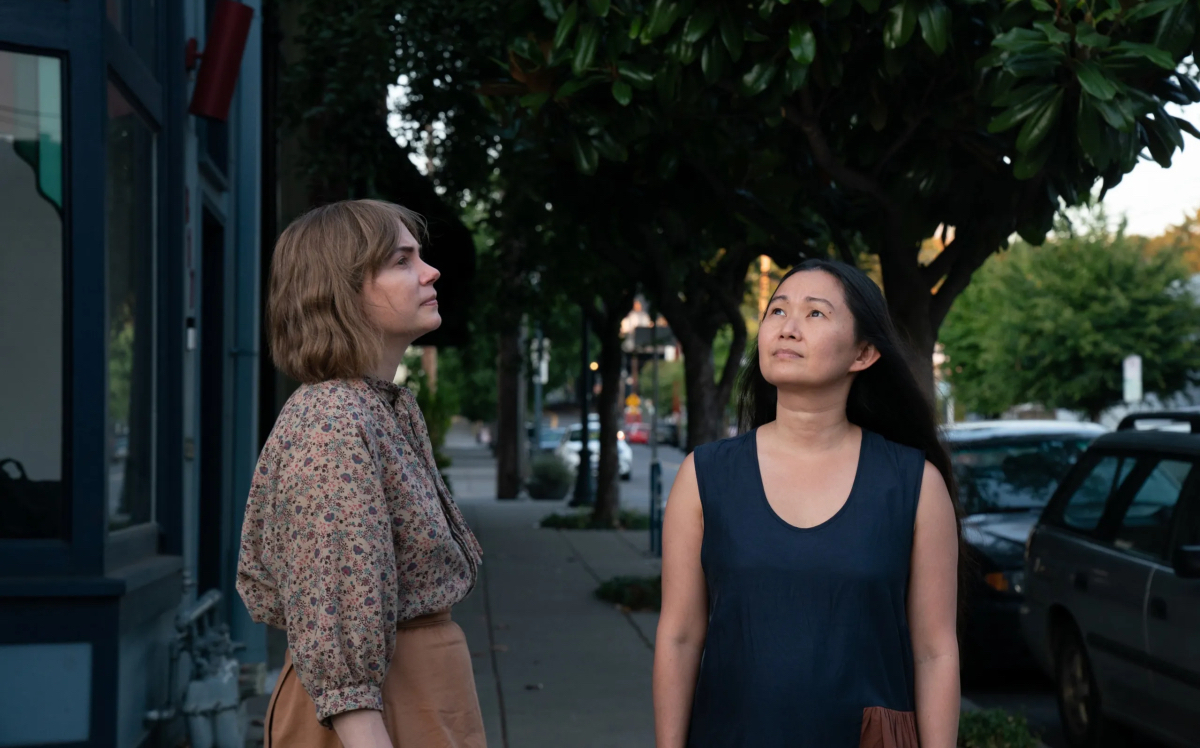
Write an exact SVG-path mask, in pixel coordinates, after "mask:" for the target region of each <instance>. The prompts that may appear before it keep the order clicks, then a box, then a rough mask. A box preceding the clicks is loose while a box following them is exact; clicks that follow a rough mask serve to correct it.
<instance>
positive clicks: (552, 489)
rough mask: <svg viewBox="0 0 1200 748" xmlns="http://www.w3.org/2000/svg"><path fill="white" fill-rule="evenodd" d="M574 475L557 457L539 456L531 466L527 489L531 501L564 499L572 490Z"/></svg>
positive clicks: (550, 455) (549, 455)
mask: <svg viewBox="0 0 1200 748" xmlns="http://www.w3.org/2000/svg"><path fill="white" fill-rule="evenodd" d="M574 477H575V476H574V473H572V472H571V468H569V467H567V464H566V463H565V462H563V461H562V460H561V459H559V458H558V457H557V456H556V455H552V454H546V455H538V456H537V457H534V458H533V461H532V462H531V463H530V464H529V481H528V482H527V483H526V484H525V487H526V488H527V489H528V490H529V497H530V498H531V499H554V500H558V499H562V498H564V497H566V495H567V491H569V490H571V484H572V483H573V482H574Z"/></svg>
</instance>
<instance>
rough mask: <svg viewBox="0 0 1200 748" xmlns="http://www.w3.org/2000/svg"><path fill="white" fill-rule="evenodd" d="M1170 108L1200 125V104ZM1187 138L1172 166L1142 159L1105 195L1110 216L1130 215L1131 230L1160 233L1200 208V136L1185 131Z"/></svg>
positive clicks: (1134, 232) (1135, 232) (1199, 126)
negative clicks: (1195, 136) (1166, 167)
mask: <svg viewBox="0 0 1200 748" xmlns="http://www.w3.org/2000/svg"><path fill="white" fill-rule="evenodd" d="M1170 110H1171V114H1174V115H1175V116H1177V117H1183V118H1184V119H1187V120H1188V121H1189V122H1191V123H1192V124H1194V125H1196V127H1197V128H1200V104H1196V105H1192V106H1189V107H1188V108H1187V109H1180V108H1179V107H1174V106H1172V107H1170ZM1183 142H1184V150H1183V153H1179V152H1178V151H1176V153H1175V158H1174V159H1172V160H1171V168H1170V169H1164V168H1162V167H1161V166H1159V165H1158V164H1157V163H1155V162H1153V161H1142V162H1140V163H1139V164H1138V165H1137V167H1136V168H1134V170H1133V171H1132V172H1130V173H1129V174H1127V175H1125V178H1124V179H1123V180H1121V183H1120V184H1119V185H1117V186H1116V187H1114V188H1113V189H1112V190H1109V193H1108V194H1107V195H1106V196H1105V197H1104V207H1105V208H1106V209H1107V210H1108V213H1109V215H1110V216H1113V217H1115V216H1116V215H1117V214H1124V215H1125V216H1126V218H1128V219H1129V227H1128V229H1127V231H1128V233H1130V234H1139V235H1141V236H1158V235H1159V234H1161V233H1163V231H1164V230H1165V229H1167V228H1168V227H1170V226H1174V225H1177V224H1179V223H1181V222H1182V221H1183V218H1184V216H1185V215H1187V214H1191V213H1194V212H1195V211H1196V209H1197V208H1200V140H1197V139H1196V138H1193V137H1192V136H1191V135H1188V134H1187V133H1184V134H1183Z"/></svg>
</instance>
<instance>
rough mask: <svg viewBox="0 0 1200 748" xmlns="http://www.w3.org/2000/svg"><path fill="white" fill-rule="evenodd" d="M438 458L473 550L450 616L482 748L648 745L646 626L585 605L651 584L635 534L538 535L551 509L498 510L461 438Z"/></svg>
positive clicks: (473, 449) (652, 562)
mask: <svg viewBox="0 0 1200 748" xmlns="http://www.w3.org/2000/svg"><path fill="white" fill-rule="evenodd" d="M446 447H447V453H448V454H449V456H450V457H451V459H452V460H453V465H452V466H451V468H450V469H449V471H448V472H449V475H450V480H451V483H452V484H453V490H454V494H455V499H456V501H458V503H459V506H460V507H461V508H462V510H463V513H464V515H465V516H466V518H467V521H468V522H469V523H470V525H471V527H472V529H473V530H474V531H475V533H476V535H477V536H478V537H479V541H480V543H482V545H483V547H484V563H483V567H482V570H481V576H480V581H479V585H478V586H477V587H476V589H475V591H474V592H472V593H471V595H470V596H469V597H468V598H467V599H466V600H464V601H463V602H462V603H460V604H459V605H458V606H456V607H455V610H454V616H455V619H456V620H457V621H458V623H459V625H460V626H462V627H463V630H464V631H465V632H466V634H467V641H468V642H469V643H470V646H471V653H472V657H473V659H474V663H475V680H476V687H477V688H478V691H479V700H480V705H481V707H482V709H483V715H484V723H485V725H486V727H487V732H488V745H489V746H492V747H493V748H496V747H500V748H526V747H529V748H536V747H540V746H551V745H552V746H564V747H566V748H575V747H578V748H592V747H595V748H601V747H604V748H609V747H611V746H631V747H636V746H647V748H649V747H650V746H653V745H654V719H653V710H652V708H651V696H650V671H651V665H652V663H653V648H652V643H653V641H654V629H655V627H656V625H657V622H658V616H657V615H656V614H646V613H634V614H626V613H622V612H621V611H619V610H617V609H616V608H615V607H613V606H612V605H610V604H608V603H603V602H601V601H599V600H597V599H596V598H595V597H594V596H593V592H594V591H595V589H596V587H597V586H599V584H600V582H601V581H603V580H606V579H608V578H610V577H613V576H616V575H618V574H636V575H654V574H657V573H658V570H659V562H658V559H655V558H653V557H650V556H649V554H648V553H646V549H647V545H648V535H647V533H645V532H639V533H627V532H621V531H574V532H563V531H557V530H543V529H540V528H538V527H537V522H538V520H540V519H541V518H542V517H543V516H545V515H546V514H549V513H550V512H552V511H559V510H562V509H563V505H562V503H561V502H542V501H536V502H535V501H498V500H496V499H495V498H492V497H494V496H495V466H494V462H492V460H491V456H490V454H489V453H488V451H487V450H486V449H485V448H480V447H477V446H476V445H475V444H474V442H473V441H472V440H470V436H469V434H465V433H464V432H461V431H455V432H452V433H451V434H450V435H449V436H448V438H447V444H446Z"/></svg>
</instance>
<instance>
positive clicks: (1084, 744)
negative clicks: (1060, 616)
mask: <svg viewBox="0 0 1200 748" xmlns="http://www.w3.org/2000/svg"><path fill="white" fill-rule="evenodd" d="M1054 682H1055V688H1054V692H1055V697H1056V699H1057V701H1058V716H1059V720H1060V721H1061V722H1062V729H1063V735H1064V736H1066V738H1067V744H1068V745H1070V746H1071V748H1110V747H1111V746H1115V745H1120V744H1121V743H1120V741H1119V728H1118V727H1117V725H1116V724H1115V723H1114V722H1113V721H1112V720H1111V719H1109V718H1108V717H1107V716H1105V714H1104V706H1103V704H1101V702H1100V689H1099V687H1098V686H1097V685H1096V676H1095V675H1094V674H1093V673H1092V662H1091V659H1090V658H1089V657H1088V654H1087V648H1086V647H1085V646H1084V645H1083V639H1082V638H1081V637H1080V635H1079V631H1078V630H1077V629H1076V628H1075V627H1074V626H1064V627H1063V629H1062V630H1061V631H1060V632H1059V634H1058V636H1057V637H1056V641H1055V645H1054Z"/></svg>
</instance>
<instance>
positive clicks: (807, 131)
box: [783, 89, 900, 225]
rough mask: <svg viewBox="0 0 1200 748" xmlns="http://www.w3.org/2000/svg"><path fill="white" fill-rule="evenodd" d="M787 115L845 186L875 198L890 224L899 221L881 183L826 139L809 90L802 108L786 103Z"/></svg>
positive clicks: (816, 157) (819, 162) (821, 162)
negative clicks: (847, 160) (840, 155)
mask: <svg viewBox="0 0 1200 748" xmlns="http://www.w3.org/2000/svg"><path fill="white" fill-rule="evenodd" d="M783 114H784V117H785V118H786V119H787V120H788V121H789V122H792V123H794V124H796V125H798V126H799V127H800V132H802V133H804V137H805V139H806V140H807V141H808V147H809V148H810V149H811V150H812V155H813V160H814V161H815V162H816V163H817V166H819V167H821V168H822V169H824V170H825V171H826V172H828V173H829V175H830V176H831V177H833V178H834V180H836V181H837V182H839V183H841V184H842V185H843V186H845V187H848V188H850V189H852V190H857V191H858V192H862V193H864V194H866V195H868V196H870V197H872V198H874V200H875V201H876V202H877V203H879V206H880V207H881V208H883V210H884V212H885V213H887V215H888V222H889V224H892V225H898V224H899V219H900V211H899V209H898V208H897V207H896V204H895V203H894V202H893V201H892V200H891V199H890V198H889V197H888V196H887V195H886V194H884V192H883V190H882V189H881V188H880V186H879V184H878V183H877V182H875V181H874V180H872V179H871V178H870V177H868V176H866V175H865V174H860V173H859V172H857V171H855V170H854V169H851V168H850V167H848V166H846V165H845V164H843V163H842V162H841V161H839V160H838V159H837V157H836V156H835V155H834V153H833V149H832V148H831V147H830V146H829V141H827V140H826V139H825V133H823V132H822V131H821V125H820V123H819V122H818V121H817V117H816V115H815V114H814V113H813V106H812V97H811V96H810V95H809V92H808V89H801V91H800V108H799V109H797V108H796V107H795V106H793V105H791V104H785V105H784V107H783Z"/></svg>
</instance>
